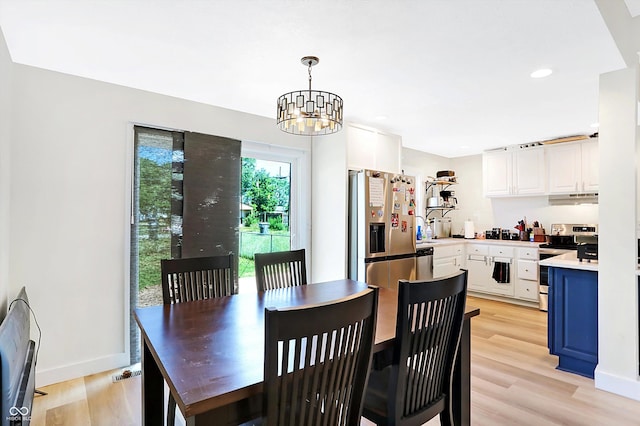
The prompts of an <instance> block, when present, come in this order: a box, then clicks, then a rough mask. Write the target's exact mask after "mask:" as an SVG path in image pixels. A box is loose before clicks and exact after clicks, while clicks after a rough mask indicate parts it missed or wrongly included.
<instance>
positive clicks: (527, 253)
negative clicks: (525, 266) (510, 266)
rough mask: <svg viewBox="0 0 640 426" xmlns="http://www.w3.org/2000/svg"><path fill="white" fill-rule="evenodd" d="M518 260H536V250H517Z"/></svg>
mask: <svg viewBox="0 0 640 426" xmlns="http://www.w3.org/2000/svg"><path fill="white" fill-rule="evenodd" d="M518 259H533V260H538V249H537V248H529V247H527V248H522V247H520V248H518Z"/></svg>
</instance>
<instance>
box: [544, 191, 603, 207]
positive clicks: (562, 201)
mask: <svg viewBox="0 0 640 426" xmlns="http://www.w3.org/2000/svg"><path fill="white" fill-rule="evenodd" d="M577 204H598V193H597V192H590V193H584V194H563V195H549V205H550V206H570V205H577Z"/></svg>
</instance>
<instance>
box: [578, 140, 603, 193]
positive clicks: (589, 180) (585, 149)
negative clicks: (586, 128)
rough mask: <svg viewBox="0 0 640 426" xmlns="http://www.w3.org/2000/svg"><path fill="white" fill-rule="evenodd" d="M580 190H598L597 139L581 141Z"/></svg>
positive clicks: (598, 155)
mask: <svg viewBox="0 0 640 426" xmlns="http://www.w3.org/2000/svg"><path fill="white" fill-rule="evenodd" d="M581 145H582V153H581V159H582V191H584V192H598V186H599V182H600V153H599V151H598V140H597V139H590V140H589V141H585V142H582V144H581Z"/></svg>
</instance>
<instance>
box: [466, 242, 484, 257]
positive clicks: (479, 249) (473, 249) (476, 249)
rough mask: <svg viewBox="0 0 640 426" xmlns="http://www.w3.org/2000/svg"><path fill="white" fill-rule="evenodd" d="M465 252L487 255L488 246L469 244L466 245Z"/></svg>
mask: <svg viewBox="0 0 640 426" xmlns="http://www.w3.org/2000/svg"><path fill="white" fill-rule="evenodd" d="M467 254H477V255H480V256H488V255H489V246H483V245H480V244H469V245H468V246H467Z"/></svg>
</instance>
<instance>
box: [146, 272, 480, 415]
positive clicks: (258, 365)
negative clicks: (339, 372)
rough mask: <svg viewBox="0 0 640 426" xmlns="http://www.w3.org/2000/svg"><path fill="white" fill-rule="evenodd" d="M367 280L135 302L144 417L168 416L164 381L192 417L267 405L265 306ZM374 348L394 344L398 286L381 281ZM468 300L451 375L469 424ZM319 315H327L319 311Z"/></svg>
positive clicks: (340, 293) (318, 297) (319, 298)
mask: <svg viewBox="0 0 640 426" xmlns="http://www.w3.org/2000/svg"><path fill="white" fill-rule="evenodd" d="M366 288H367V284H365V283H361V282H357V281H353V280H348V279H344V280H337V281H329V282H324V283H317V284H309V285H306V286H299V287H292V288H286V289H279V290H269V291H266V292H259V293H247V294H237V295H234V296H228V297H221V298H214V299H207V300H202V301H194V302H189V303H178V304H174V305H161V306H152V307H148V308H139V309H136V310H135V313H134V315H135V319H136V321H137V323H138V325H139V327H140V330H141V333H142V423H143V424H144V425H162V424H163V423H164V408H165V403H164V396H163V393H164V381H166V383H167V384H168V386H169V389H170V391H171V393H172V394H173V396H174V397H175V400H176V403H177V405H178V407H179V409H180V411H181V412H182V414H183V415H184V417H185V419H187V425H211V424H215V425H223V424H230V425H231V424H238V423H242V422H245V421H249V420H251V419H252V418H256V417H259V416H260V414H261V406H262V381H263V358H264V309H265V307H271V306H273V307H287V306H300V305H307V304H314V303H322V302H328V301H331V300H336V299H339V298H342V297H346V296H349V295H351V294H354V293H357V292H360V291H363V290H365V289H366ZM379 295H380V296H379V301H378V318H377V323H376V337H375V346H374V352H380V351H383V350H384V349H386V348H389V347H392V346H393V341H394V339H395V326H396V310H397V306H398V299H397V298H398V293H397V291H396V290H393V289H388V288H380V293H379ZM479 313H480V310H479V309H477V308H474V307H470V306H467V307H466V311H465V320H464V325H463V331H462V340H461V342H460V346H459V352H458V357H457V360H456V367H455V371H454V378H453V390H452V405H453V416H454V424H456V425H458V424H461V425H468V424H470V403H471V401H470V392H471V390H470V346H471V337H470V327H471V324H470V320H471V318H472V317H474V316H476V315H478V314H479ZM318 321H322V318H318Z"/></svg>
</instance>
